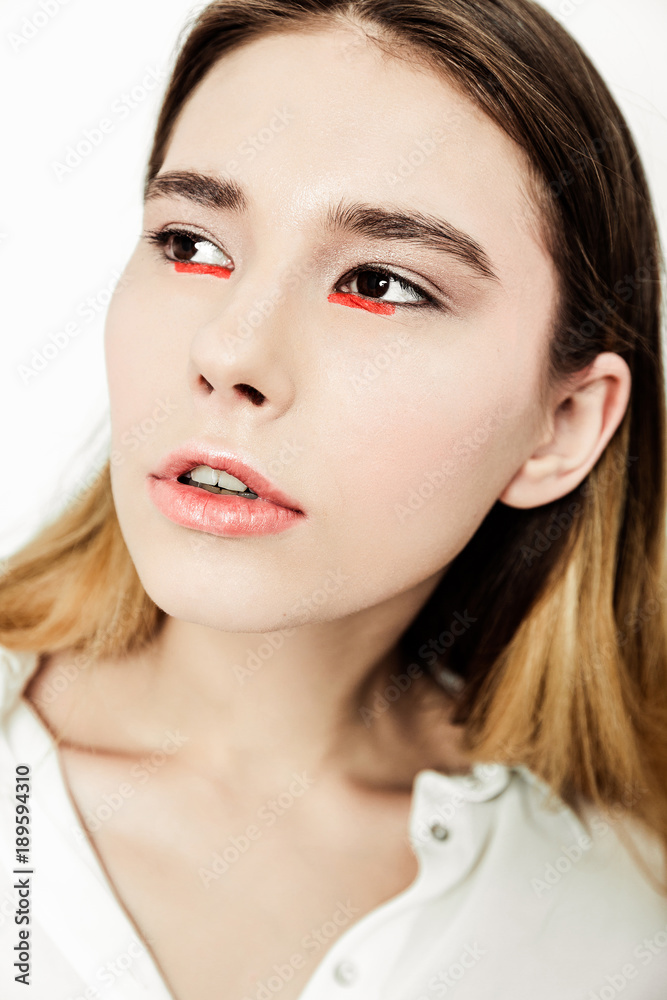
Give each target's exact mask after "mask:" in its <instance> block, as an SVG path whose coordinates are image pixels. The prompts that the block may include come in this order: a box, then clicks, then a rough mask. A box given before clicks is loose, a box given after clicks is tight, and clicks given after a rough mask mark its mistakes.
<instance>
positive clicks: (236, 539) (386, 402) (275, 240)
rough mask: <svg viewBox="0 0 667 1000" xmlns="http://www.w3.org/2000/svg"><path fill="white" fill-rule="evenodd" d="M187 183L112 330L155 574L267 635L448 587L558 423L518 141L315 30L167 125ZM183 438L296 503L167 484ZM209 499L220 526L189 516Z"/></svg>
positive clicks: (157, 227) (355, 40)
mask: <svg viewBox="0 0 667 1000" xmlns="http://www.w3.org/2000/svg"><path fill="white" fill-rule="evenodd" d="M174 172H177V173H178V174H179V175H180V178H177V179H176V180H178V181H179V183H172V184H166V183H161V184H160V185H156V186H155V187H154V189H153V196H152V197H149V199H148V201H147V204H146V210H145V219H144V224H145V229H146V231H152V232H153V233H156V232H162V231H164V230H174V229H175V230H177V232H178V233H179V234H180V235H175V236H173V235H172V236H167V237H165V240H166V242H165V240H163V242H162V243H161V244H159V245H158V243H156V242H151V241H149V240H148V239H146V238H145V237H142V238H141V239H140V240H139V243H138V246H137V248H136V251H135V252H134V254H133V256H132V258H131V260H130V261H129V264H128V267H127V269H126V272H125V279H126V280H125V281H124V282H121V284H120V285H119V289H118V291H117V293H116V295H115V297H114V300H113V302H112V305H111V307H110V311H109V316H108V321H107V328H106V352H107V366H108V377H109V387H110V395H111V417H112V426H113V443H112V460H111V468H112V483H113V491H114V498H115V503H116V506H117V510H118V516H119V520H120V524H121V528H122V531H123V534H124V536H125V539H126V542H127V545H128V547H129V550H130V553H131V555H132V558H133V560H134V562H135V564H136V567H137V570H138V572H139V575H140V577H141V580H142V582H143V584H144V586H145V588H146V590H147V591H148V593H149V594H150V596H151V597H152V598H153V599H154V600H155V601H156V603H157V604H158V605H159V606H160V607H162V608H163V609H164V610H166V611H167V612H168V613H169V614H171V615H173V616H175V617H179V618H183V619H185V620H188V621H193V622H198V623H200V624H203V625H207V626H210V627H214V628H221V629H229V630H233V631H242V632H254V631H265V630H273V629H279V628H287V627H289V626H291V625H295V624H302V623H305V622H309V621H310V622H314V621H321V620H330V619H334V618H339V617H342V616H344V615H347V614H349V613H351V612H354V611H358V610H360V609H364V608H370V607H371V606H374V605H377V604H379V603H380V602H383V601H385V600H387V599H388V598H392V597H397V596H398V595H408V594H409V593H411V592H415V591H416V590H417V591H418V590H420V589H424V587H426V588H427V589H429V590H430V589H432V586H434V585H435V583H436V582H437V580H438V579H439V578H440V576H441V575H442V573H443V571H444V568H445V567H446V566H447V564H448V563H449V562H450V560H451V559H452V558H453V557H454V556H455V555H456V554H457V553H458V552H459V551H460V550H461V549H462V548H463V546H464V545H465V544H466V543H467V541H468V540H469V539H470V537H471V536H472V535H473V534H474V532H475V530H476V529H477V527H478V526H479V524H480V522H481V521H482V519H483V518H484V516H485V515H486V513H487V512H488V511H489V509H490V508H491V506H492V505H493V504H494V502H495V501H496V500H497V499H498V498H499V497H501V496H502V494H503V491H504V489H505V487H506V486H507V485H508V483H509V482H510V481H511V480H512V479H513V478H514V476H515V474H516V473H517V472H518V470H519V469H520V467H521V466H522V464H523V463H524V462H525V461H526V459H527V458H528V457H529V456H530V454H531V452H532V450H533V448H534V447H535V445H536V443H537V442H538V440H539V439H540V435H541V433H542V431H543V427H544V417H545V415H544V413H543V412H542V411H541V410H540V406H539V384H540V379H541V376H542V372H543V370H544V365H545V357H546V349H547V343H548V337H549V332H550V331H549V326H550V317H551V312H552V306H553V303H554V296H555V287H556V285H555V273H554V269H553V265H552V263H551V261H550V258H549V257H548V255H547V253H546V251H545V250H544V249H543V248H542V247H541V245H540V242H539V240H538V238H537V236H536V235H535V227H534V226H532V212H531V209H530V207H529V202H528V196H527V194H526V177H527V173H526V166H525V163H524V162H523V160H522V155H521V153H520V151H519V150H518V148H517V147H516V146H515V145H514V144H513V143H512V141H511V140H510V139H509V138H508V137H507V136H506V135H505V134H504V133H503V132H502V131H501V130H500V129H498V128H497V127H496V126H495V125H494V124H493V123H492V122H491V121H490V120H489V119H487V118H486V117H485V116H484V115H483V114H482V113H481V112H480V111H478V110H477V109H476V108H475V106H474V105H473V104H472V103H470V102H469V101H468V100H467V99H466V98H464V97H462V96H461V95H460V94H459V93H458V92H457V91H456V90H455V89H453V88H452V87H451V86H450V85H449V84H447V83H445V82H443V81H442V80H441V79H440V78H438V77H436V76H435V75H434V74H433V73H431V72H428V71H426V70H423V69H420V68H418V67H417V66H416V64H408V63H406V62H400V61H398V60H395V59H393V58H388V57H386V56H382V55H380V54H379V53H378V52H377V51H376V49H375V48H374V47H370V46H368V45H367V44H366V43H364V42H363V41H362V40H361V38H360V36H358V35H357V34H356V33H355V32H353V31H352V30H350V31H347V30H336V31H334V30H324V31H322V32H319V33H306V32H298V33H294V34H285V35H282V36H272V37H267V38H263V39H260V40H257V41H254V42H252V43H250V44H249V45H247V46H246V47H244V48H242V49H241V50H239V51H237V52H234V53H232V54H231V55H228V56H225V57H224V58H223V59H222V60H221V62H220V63H219V64H218V65H217V66H216V67H215V68H214V69H213V70H212V71H211V72H210V73H209V74H208V76H207V77H206V78H205V79H204V81H203V82H202V84H201V85H200V86H199V88H198V89H196V91H195V92H194V94H193V96H192V97H191V99H190V100H189V102H188V103H187V105H186V106H185V108H184V110H183V112H182V114H181V116H180V118H179V120H178V123H177V125H176V128H175V131H174V134H173V137H172V139H171V142H170V144H169V147H168V150H167V153H166V158H165V161H164V164H163V166H162V168H161V171H160V175H159V176H160V177H161V178H162V179H163V181H165V180H166V179H167V177H168V175H170V174H173V173H174ZM194 172H197V173H199V174H205V175H208V176H210V177H212V178H217V179H218V180H219V181H232V182H233V183H234V185H235V190H236V191H238V190H240V191H241V192H242V198H240V197H236V198H235V199H234V198H230V196H229V189H224V188H222V187H220V188H216V187H215V185H214V184H211V183H209V184H208V185H207V186H206V187H205V191H206V192H207V193H208V195H209V196H217V201H218V203H217V204H214V203H213V201H212V200H211V197H204V196H202V195H201V190H202V189H201V186H200V187H199V188H198V189H197V188H195V186H194V183H193V181H192V179H190V180H188V179H187V178H185V177H184V176H183V175H184V174H186V173H194ZM197 191H199V193H198V194H196V192H197ZM188 192H190V195H191V196H190V197H189V196H187V195H188ZM193 194H196V198H193V197H192V195H193ZM214 200H215V199H214ZM241 202H243V204H242V203H241ZM400 214H410V215H415V216H417V219H416V221H414V222H408V221H406V220H401V219H400V218H399V217H398V216H399V215H400ZM188 233H190V234H191V236H190V237H188V235H187V234H188ZM183 234H185V235H183ZM176 261H178V262H180V263H179V264H178V265H176V263H175V262H176ZM198 264H199V265H207V266H203V267H202V266H200V267H197V266H196V265H198ZM225 267H226V270H225V269H224V268H225ZM377 267H380V268H381V269H382V270H381V271H377V270H374V268H377ZM387 270H388V271H390V272H392V273H391V275H389V276H387V275H386V274H385V273H384V272H385V271H387ZM392 307H393V308H392ZM193 443H196V444H198V445H199V446H201V447H202V448H204V449H214V450H216V449H217V450H220V451H223V452H224V453H227V454H232V455H234V456H236V457H237V458H238V459H240V460H241V461H243V462H245V463H246V465H247V466H249V467H250V468H251V469H253V470H255V471H256V472H258V473H260V474H261V475H263V476H264V477H265V478H266V479H268V480H269V481H270V482H271V483H272V484H273V486H274V487H276V488H278V489H279V490H281V491H282V492H283V493H284V494H287V495H288V496H289V497H290V498H291V499H292V500H293V501H295V503H296V506H297V507H298V508H299V509H300V510H301V511H302V512H303V514H302V515H301V516H293V517H292V519H291V520H288V521H287V522H282V521H281V517H280V511H278V515H279V516H278V517H277V518H275V517H274V515H275V514H276V510H275V509H274V508H271V514H270V516H269V518H268V520H263V518H260V517H257V518H255V515H254V513H252V512H251V514H250V515H249V516H250V517H251V519H252V518H255V520H256V521H257V520H258V521H262V523H263V524H265V527H266V526H267V525H268V529H267V530H266V531H265V533H261V532H259V531H252V532H250V533H247V532H246V533H244V528H243V525H244V524H247V523H248V522H247V521H243V520H242V521H241V522H239V519H238V517H232V516H231V515H230V517H229V518H227V520H226V521H225V518H226V514H225V511H224V510H223V508H222V506H221V505H222V504H225V503H227V504H228V505H229V507H228V510H231V505H233V504H236V505H237V507H238V506H239V505H240V506H241V507H244V508H246V509H247V508H248V505H252V504H258V505H260V506H259V507H256V508H253V511H255V510H260V508H261V505H262V504H263V505H264V508H265V509H266V507H267V504H266V501H263V500H262V499H261V497H260V499H258V500H253V499H247V500H239V499H238V498H236V497H232V496H228V495H225V494H222V495H219V496H213V494H212V493H210V492H208V491H206V490H202V489H201V487H196V486H188V485H180V484H178V483H174V482H171V483H170V484H166V493H164V492H160V491H158V492H156V491H155V489H154V487H155V485H156V483H155V479H154V476H155V474H160V473H161V471H162V469H163V466H164V463H165V460H166V459H168V458H169V455H170V454H171V453H172V452H173V451H174V450H176V449H180V448H181V447H182V446H183V445H184V444H186V445H191V444H193ZM197 464H199V462H198V460H193V461H192V462H191V463H190V466H189V467H190V468H194V467H195V466H196V465H197ZM211 464H212V463H211ZM221 466H222V471H225V469H224V463H223V461H222V460H220V462H219V464H218V465H216V468H220V467H221ZM172 474H173V468H172ZM172 478H174V477H173V475H172ZM237 478H239V477H238V476H237ZM159 486H160V488H162V487H164V486H165V484H164V483H160V484H159ZM183 491H185V493H184V492H183ZM177 494H178V495H177ZM184 496H185V500H184V499H183V497H184ZM165 497H166V499H165ZM202 498H205V499H206V500H207V503H208V512H209V514H210V512H211V511H213V512H214V513H213V518H212V520H210V521H207V520H205V521H204V522H200V523H203V524H204V529H202V528H201V527H200V528H196V527H192V526H190V525H189V524H188V523H183V522H182V512H183V509H184V505H185V507H186V508H187V509H188V510H190V509H194V510H195V511H196V512H198V513H197V514H196V516H198V517H201V509H202V507H203V506H206V505H205V504H204V503H203V499H202ZM165 504H166V505H167V506H166V507H165ZM188 504H190V507H188ZM193 505H194V506H193ZM165 510H169V511H171V514H167V513H165ZM175 510H178V511H180V512H181V513H180V514H175V513H174V511H175ZM221 511H222V513H221ZM216 512H217V514H216ZM204 516H205V517H206V516H208V515H204ZM241 517H243V515H241ZM173 518H176V519H175V520H174V519H173ZM179 520H181V523H177V522H178V521H179ZM223 522H224V523H226V524H227V527H226V528H225V527H220V525H221V524H223ZM279 522H280V525H279ZM285 524H286V526H285ZM216 525H217V527H216ZM272 525H273V527H272ZM276 526H282V528H283V530H276ZM219 532H223V533H219ZM239 532H240V533H239ZM399 599H400V598H399Z"/></svg>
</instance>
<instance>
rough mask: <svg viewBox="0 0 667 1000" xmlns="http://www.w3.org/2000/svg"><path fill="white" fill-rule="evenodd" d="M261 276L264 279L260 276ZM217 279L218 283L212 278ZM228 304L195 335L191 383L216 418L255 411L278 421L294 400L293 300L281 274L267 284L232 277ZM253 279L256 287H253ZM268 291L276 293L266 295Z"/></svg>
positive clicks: (226, 293)
mask: <svg viewBox="0 0 667 1000" xmlns="http://www.w3.org/2000/svg"><path fill="white" fill-rule="evenodd" d="M258 277H259V276H258ZM210 280H215V279H210ZM227 280H230V281H235V282H236V284H235V287H233V288H229V289H224V295H223V296H222V299H223V304H222V305H220V306H219V307H218V308H216V309H215V310H214V311H213V313H212V314H211V315H210V317H209V318H208V319H207V320H206V321H205V322H204V323H203V324H202V325H200V326H199V328H198V329H197V331H196V332H195V334H194V336H193V338H192V341H191V345H190V357H189V381H190V385H191V389H192V392H193V395H194V398H195V401H196V403H197V405H199V406H200V407H202V408H203V409H205V410H206V411H208V413H209V415H210V411H211V410H213V411H214V412H215V414H216V415H221V414H225V415H229V414H231V413H232V412H234V413H238V414H241V413H245V414H246V415H247V414H249V413H254V411H256V410H260V411H261V415H262V418H265V419H275V418H276V417H279V416H281V415H282V414H283V413H285V412H286V411H287V410H288V409H289V408H290V406H291V405H292V403H293V401H294V396H295V391H296V384H295V378H294V375H295V368H296V366H295V363H294V362H295V360H296V358H295V353H296V352H295V336H296V335H297V334H298V321H297V318H296V315H295V303H294V301H293V297H292V298H291V299H290V297H288V296H287V294H286V290H285V287H284V282H283V281H282V280H281V278H280V276H279V275H278V274H274V275H273V276H272V277H269V276H267V274H266V271H265V272H264V277H263V280H259V281H252V279H251V277H250V276H249V275H248V276H247V278H246V280H245V281H244V278H243V277H242V276H240V275H238V276H235V273H234V272H232V277H231V278H230V279H227ZM251 281H252V284H251ZM267 289H272V291H271V292H270V293H268V294H267Z"/></svg>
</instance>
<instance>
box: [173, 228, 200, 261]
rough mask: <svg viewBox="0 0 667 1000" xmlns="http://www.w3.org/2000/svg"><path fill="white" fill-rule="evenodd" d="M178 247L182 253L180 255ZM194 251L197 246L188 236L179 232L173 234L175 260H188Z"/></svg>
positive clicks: (195, 251)
mask: <svg viewBox="0 0 667 1000" xmlns="http://www.w3.org/2000/svg"><path fill="white" fill-rule="evenodd" d="M179 249H180V250H181V251H182V253H183V256H182V257H181V256H179ZM196 253H197V247H196V245H195V241H194V240H192V239H190V237H189V236H182V235H180V234H179V235H176V236H174V256H175V257H176V258H177V260H189V259H190V257H194V255H195V254H196ZM188 255H189V256H188Z"/></svg>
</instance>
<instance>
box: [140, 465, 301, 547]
mask: <svg viewBox="0 0 667 1000" xmlns="http://www.w3.org/2000/svg"><path fill="white" fill-rule="evenodd" d="M147 487H148V495H149V496H150V498H151V500H152V501H153V503H154V504H155V506H156V507H157V509H158V510H159V511H160V512H161V513H162V514H164V516H165V517H168V518H169V520H170V521H173V522H174V523H175V524H180V525H182V526H183V527H184V528H195V529H196V530H198V531H206V532H208V533H209V534H211V535H275V534H277V533H278V532H280V531H286V529H287V528H290V527H291V526H292V525H293V524H296V522H297V521H299V520H301V519H302V518H303V517H304V515H303V514H301V513H299V512H298V511H295V510H290V509H289V508H288V507H281V506H279V504H277V503H271V501H270V500H259V499H257V500H252V499H248V498H247V497H235V496H232V495H231V494H230V493H209V492H208V490H202V489H200V487H199V486H186V485H185V484H184V483H179V482H178V481H177V480H176V479H158V478H157V477H155V476H149V477H148V480H147Z"/></svg>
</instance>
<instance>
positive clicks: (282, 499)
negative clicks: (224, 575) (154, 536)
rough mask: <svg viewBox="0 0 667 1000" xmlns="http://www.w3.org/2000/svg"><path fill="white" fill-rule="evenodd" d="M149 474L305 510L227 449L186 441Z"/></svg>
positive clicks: (235, 495)
mask: <svg viewBox="0 0 667 1000" xmlns="http://www.w3.org/2000/svg"><path fill="white" fill-rule="evenodd" d="M152 478H156V479H171V480H172V481H173V480H175V481H176V482H178V483H181V484H182V485H183V486H189V487H191V488H192V489H194V490H197V491H199V490H205V491H206V492H208V493H215V494H219V495H226V496H234V497H239V498H242V499H244V500H251V501H253V502H254V503H259V505H260V506H263V504H262V501H264V502H266V503H271V504H274V505H276V506H278V507H284V508H286V509H287V510H290V511H293V512H294V513H296V514H304V513H305V511H304V510H303V508H302V507H301V505H300V504H299V503H297V501H296V500H293V499H292V498H291V497H289V496H287V494H286V493H283V491H282V490H280V489H279V488H278V487H277V486H275V485H274V484H273V483H271V482H270V481H269V480H268V479H267V478H266V477H264V476H263V475H262V474H261V473H259V472H257V471H255V470H254V469H253V468H252V467H251V466H250V465H248V464H246V463H245V462H243V461H242V460H241V459H240V458H238V457H237V456H236V455H233V454H232V453H231V452H219V451H214V450H213V449H209V448H205V447H204V448H202V447H198V446H196V445H194V446H187V445H186V446H185V447H184V448H182V449H179V450H177V451H175V452H172V453H171V454H170V455H169V456H168V457H167V458H166V459H165V461H164V462H163V463H162V466H161V467H160V468H159V469H158V470H156V471H155V472H154V473H152Z"/></svg>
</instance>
